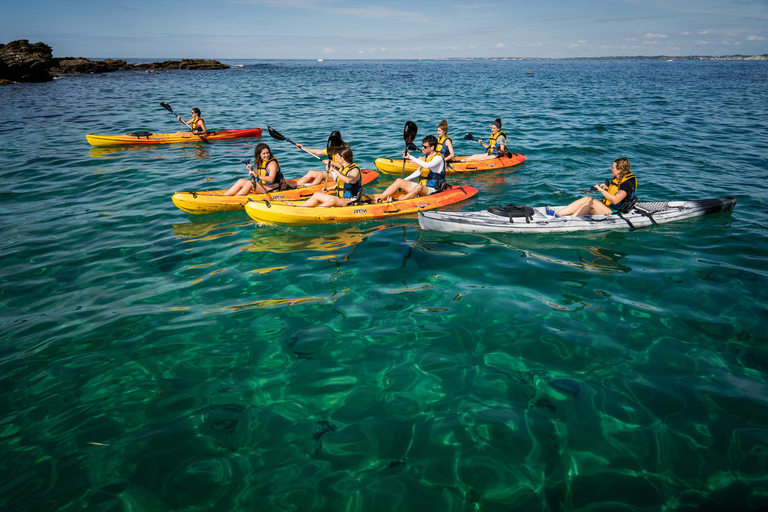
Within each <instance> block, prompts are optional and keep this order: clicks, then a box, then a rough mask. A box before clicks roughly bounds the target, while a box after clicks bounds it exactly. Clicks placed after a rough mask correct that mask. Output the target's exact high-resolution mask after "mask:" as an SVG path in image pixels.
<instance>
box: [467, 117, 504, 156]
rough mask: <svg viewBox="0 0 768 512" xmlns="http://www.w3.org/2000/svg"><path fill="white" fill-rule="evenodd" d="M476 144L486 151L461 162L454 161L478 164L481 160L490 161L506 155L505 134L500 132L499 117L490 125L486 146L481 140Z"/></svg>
mask: <svg viewBox="0 0 768 512" xmlns="http://www.w3.org/2000/svg"><path fill="white" fill-rule="evenodd" d="M477 142H479V143H480V144H482V146H483V147H484V148H486V150H487V151H486V152H485V153H480V154H478V155H471V156H468V157H465V158H462V159H461V160H456V162H480V161H483V160H492V159H494V158H498V157H499V156H502V155H505V154H507V134H506V133H504V132H503V131H502V130H501V118H500V117H499V118H497V119H496V120H495V121H494V122H493V123H491V138H490V139H489V140H488V144H486V143H485V142H483V141H482V139H481V140H478V141H477Z"/></svg>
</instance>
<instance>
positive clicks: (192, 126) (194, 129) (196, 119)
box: [189, 117, 203, 132]
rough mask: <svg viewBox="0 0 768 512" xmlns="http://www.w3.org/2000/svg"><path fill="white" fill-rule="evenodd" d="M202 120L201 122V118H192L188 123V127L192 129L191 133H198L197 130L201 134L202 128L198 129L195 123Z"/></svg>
mask: <svg viewBox="0 0 768 512" xmlns="http://www.w3.org/2000/svg"><path fill="white" fill-rule="evenodd" d="M202 120H203V118H202V117H194V118H192V120H191V121H190V122H189V126H190V128H192V131H193V132H196V131H198V130H199V131H201V132H202V131H203V129H202V128H200V127H199V126H197V122H198V121H202Z"/></svg>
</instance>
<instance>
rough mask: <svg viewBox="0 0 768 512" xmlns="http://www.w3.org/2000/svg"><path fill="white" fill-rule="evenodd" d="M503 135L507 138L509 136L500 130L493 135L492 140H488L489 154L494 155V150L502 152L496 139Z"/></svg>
mask: <svg viewBox="0 0 768 512" xmlns="http://www.w3.org/2000/svg"><path fill="white" fill-rule="evenodd" d="M502 135H503V136H504V137H505V138H506V137H507V134H506V133H504V132H503V131H502V130H499V131H497V132H496V133H494V134H493V135H491V138H490V139H489V140H488V154H489V155H492V154H493V150H494V149H495V150H497V151H500V148H497V147H496V139H498V138H499V137H500V136H502Z"/></svg>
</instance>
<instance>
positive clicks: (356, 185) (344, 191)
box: [336, 163, 363, 199]
mask: <svg viewBox="0 0 768 512" xmlns="http://www.w3.org/2000/svg"><path fill="white" fill-rule="evenodd" d="M353 169H357V171H358V174H359V177H358V178H357V181H353V182H352V183H346V182H344V181H342V180H341V178H336V195H337V196H339V197H341V198H344V199H355V198H357V197H360V196H361V195H362V193H363V173H362V172H360V167H358V166H357V164H355V163H352V164H349V165H347V166H346V167H342V168H341V169H339V170H338V171H336V172H338V173H341V174H343V175H344V176H348V175H349V173H350V172H352V170H353Z"/></svg>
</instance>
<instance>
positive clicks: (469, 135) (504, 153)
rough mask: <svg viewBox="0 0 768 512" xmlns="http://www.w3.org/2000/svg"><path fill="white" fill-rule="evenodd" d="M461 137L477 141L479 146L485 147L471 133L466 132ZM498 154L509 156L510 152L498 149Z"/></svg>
mask: <svg viewBox="0 0 768 512" xmlns="http://www.w3.org/2000/svg"><path fill="white" fill-rule="evenodd" d="M462 138H463V139H464V140H473V141H475V142H477V143H479V144H480V145H481V146H483V147H485V146H484V145H483V143H482V142H480V141H479V140H477V139H476V138H474V137H473V136H472V134H471V133H467V134H466V135H464V137H462ZM486 149H488V148H486ZM499 154H501V155H503V156H511V155H512V153H510V152H509V151H500V150H499Z"/></svg>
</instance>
